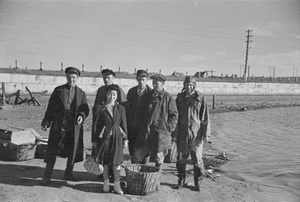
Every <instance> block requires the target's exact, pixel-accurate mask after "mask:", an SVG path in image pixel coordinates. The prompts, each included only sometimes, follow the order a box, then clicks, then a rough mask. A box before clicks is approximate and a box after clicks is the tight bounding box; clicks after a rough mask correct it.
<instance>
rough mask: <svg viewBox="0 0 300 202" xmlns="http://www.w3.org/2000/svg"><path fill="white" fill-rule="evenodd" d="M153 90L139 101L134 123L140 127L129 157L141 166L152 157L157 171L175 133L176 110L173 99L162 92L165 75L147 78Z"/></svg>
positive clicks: (163, 90) (165, 92)
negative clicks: (150, 80)
mask: <svg viewBox="0 0 300 202" xmlns="http://www.w3.org/2000/svg"><path fill="white" fill-rule="evenodd" d="M151 78H152V79H153V80H152V84H153V90H151V91H149V92H147V93H146V94H145V95H144V96H143V97H142V98H141V101H140V104H139V106H138V109H137V113H136V121H138V123H137V124H138V125H139V126H140V130H139V134H138V137H137V139H136V143H135V151H134V155H133V162H134V163H141V162H142V161H143V159H144V157H145V156H147V155H148V154H149V153H150V154H152V155H153V156H155V166H156V167H158V168H160V167H161V164H162V163H163V162H164V158H165V156H166V155H167V154H168V150H169V149H171V133H172V132H173V131H174V130H175V128H176V124H177V120H178V111H177V108H176V103H175V99H174V98H173V97H172V95H171V94H169V93H168V92H167V91H165V89H164V87H163V86H164V83H165V80H166V78H165V76H163V75H162V74H156V75H153V76H151Z"/></svg>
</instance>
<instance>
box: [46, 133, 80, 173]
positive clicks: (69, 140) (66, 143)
mask: <svg viewBox="0 0 300 202" xmlns="http://www.w3.org/2000/svg"><path fill="white" fill-rule="evenodd" d="M62 142H63V147H64V148H60V147H59V146H58V147H57V150H56V152H54V153H52V154H50V155H49V156H48V157H47V163H46V169H45V173H44V178H46V179H50V178H51V176H52V171H53V168H54V165H55V162H56V157H57V155H58V152H60V153H61V154H62V153H63V157H66V158H67V165H66V169H65V175H66V176H68V175H72V172H73V168H74V164H72V160H73V148H74V132H73V131H69V132H65V136H64V138H63V141H62Z"/></svg>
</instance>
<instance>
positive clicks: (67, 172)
mask: <svg viewBox="0 0 300 202" xmlns="http://www.w3.org/2000/svg"><path fill="white" fill-rule="evenodd" d="M73 168H74V165H67V168H66V170H65V174H64V178H63V179H64V180H68V181H77V178H76V177H75V176H73V175H72V172H73Z"/></svg>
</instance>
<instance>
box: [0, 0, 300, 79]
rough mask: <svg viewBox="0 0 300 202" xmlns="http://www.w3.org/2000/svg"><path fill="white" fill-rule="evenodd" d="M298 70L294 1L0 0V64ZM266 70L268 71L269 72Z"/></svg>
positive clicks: (299, 24) (297, 4) (298, 10)
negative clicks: (248, 41) (247, 49)
mask: <svg viewBox="0 0 300 202" xmlns="http://www.w3.org/2000/svg"><path fill="white" fill-rule="evenodd" d="M247 30H253V31H252V32H251V35H252V37H251V39H250V40H252V42H251V43H250V49H249V59H248V64H249V66H250V75H254V76H262V75H264V76H270V73H271V70H272V69H271V68H270V67H275V70H276V76H293V75H294V74H295V73H296V68H298V76H300V1H299V0H294V1H293V0H289V1H270V0H269V1H251V0H247V1H241V0H240V1H220V0H218V1H216V0H215V1H213V0H207V1H203V0H200V1H199V0H198V1H192V0H178V1H142V0H139V1H138V0H123V1H121V0H119V1H117V0H115V1H96V0H94V1H91V0H90V1H83V0H82V1H71V0H70V1H66V0H56V1H46V0H39V1H10V0H0V67H9V66H12V67H14V66H15V60H18V66H19V68H25V67H26V66H27V67H28V69H39V65H40V61H43V68H44V69H49V70H60V65H61V62H63V64H64V67H66V66H76V67H78V68H80V69H81V67H82V64H84V66H85V70H86V71H99V69H100V65H102V66H103V68H111V69H113V70H115V71H117V70H118V68H119V67H121V71H127V72H130V73H133V71H134V69H135V68H137V69H140V68H141V69H148V70H149V71H150V72H158V71H159V70H160V69H161V71H162V73H163V74H165V75H170V74H172V72H174V71H177V72H182V73H186V71H187V72H188V74H190V75H193V74H195V72H197V71H205V70H214V71H215V72H214V75H221V73H223V74H224V75H225V74H228V75H231V74H237V75H238V76H239V75H240V72H241V66H243V65H244V64H245V56H246V42H245V41H246V35H247V32H246V31H247ZM272 74H273V73H272Z"/></svg>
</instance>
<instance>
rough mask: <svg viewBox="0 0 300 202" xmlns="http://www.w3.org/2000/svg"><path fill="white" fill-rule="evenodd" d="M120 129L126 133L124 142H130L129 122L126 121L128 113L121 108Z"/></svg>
mask: <svg viewBox="0 0 300 202" xmlns="http://www.w3.org/2000/svg"><path fill="white" fill-rule="evenodd" d="M120 127H121V128H122V130H123V131H124V133H125V134H126V136H125V138H124V140H128V132H127V121H126V111H125V108H124V107H123V108H121V123H120Z"/></svg>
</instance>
